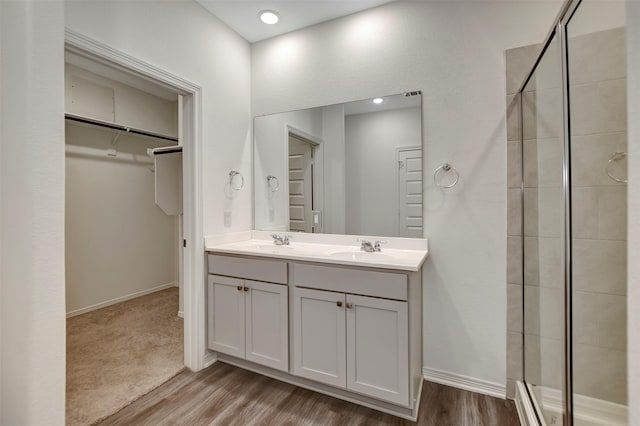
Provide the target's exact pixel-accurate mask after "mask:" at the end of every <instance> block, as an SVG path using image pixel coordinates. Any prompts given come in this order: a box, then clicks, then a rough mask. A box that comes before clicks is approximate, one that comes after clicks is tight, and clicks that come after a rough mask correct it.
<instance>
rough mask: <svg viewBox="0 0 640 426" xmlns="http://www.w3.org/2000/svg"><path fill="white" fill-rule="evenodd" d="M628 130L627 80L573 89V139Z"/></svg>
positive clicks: (584, 85) (597, 83)
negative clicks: (579, 136) (574, 137)
mask: <svg viewBox="0 0 640 426" xmlns="http://www.w3.org/2000/svg"><path fill="white" fill-rule="evenodd" d="M626 129H627V84H626V79H624V78H621V79H618V80H607V81H600V82H596V83H588V84H582V85H577V86H571V134H572V135H590V134H594V133H612V132H624V131H626Z"/></svg>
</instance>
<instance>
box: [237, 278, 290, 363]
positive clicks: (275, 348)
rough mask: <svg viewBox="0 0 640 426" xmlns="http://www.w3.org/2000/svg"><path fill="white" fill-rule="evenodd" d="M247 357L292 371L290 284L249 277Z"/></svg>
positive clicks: (246, 301) (246, 308) (246, 305)
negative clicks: (288, 304)
mask: <svg viewBox="0 0 640 426" xmlns="http://www.w3.org/2000/svg"><path fill="white" fill-rule="evenodd" d="M245 286H246V287H247V288H248V289H249V291H248V292H246V293H245V310H246V314H245V320H246V329H245V331H246V359H247V360H249V361H253V362H256V363H258V364H262V365H266V366H268V367H271V368H276V369H278V370H283V371H289V326H288V318H289V316H288V315H287V313H288V310H289V309H288V306H287V300H288V297H287V290H288V288H287V286H286V285H279V284H267V283H261V282H256V281H246V282H245Z"/></svg>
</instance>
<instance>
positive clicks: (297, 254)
mask: <svg viewBox="0 0 640 426" xmlns="http://www.w3.org/2000/svg"><path fill="white" fill-rule="evenodd" d="M272 233H273V232H266V231H243V232H236V233H229V234H221V235H213V236H207V237H205V251H206V252H207V253H211V254H222V255H225V254H226V255H241V256H253V257H260V258H271V259H285V260H295V261H304V262H315V263H325V264H332V265H343V266H357V267H367V268H375V269H386V270H398V271H407V272H416V271H419V270H420V269H421V268H422V266H423V264H424V262H425V261H426V258H427V256H428V254H429V243H428V239H413V238H411V239H410V238H395V237H375V236H356V235H337V234H299V233H288V232H286V233H285V232H276V233H278V234H282V235H284V234H286V235H289V236H291V238H292V241H291V245H290V246H278V245H275V244H273V241H272V239H271V234H272ZM363 239H366V240H370V241H376V240H380V241H382V242H383V248H382V251H381V252H380V253H364V252H360V251H359V246H358V245H357V242H358V241H359V240H363ZM336 255H338V256H339V257H336Z"/></svg>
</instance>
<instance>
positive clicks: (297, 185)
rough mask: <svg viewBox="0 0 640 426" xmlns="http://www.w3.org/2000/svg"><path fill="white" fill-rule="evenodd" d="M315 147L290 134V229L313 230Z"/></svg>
mask: <svg viewBox="0 0 640 426" xmlns="http://www.w3.org/2000/svg"><path fill="white" fill-rule="evenodd" d="M312 167H313V147H312V146H311V144H309V143H308V142H305V141H304V140H302V139H300V138H298V137H297V136H295V135H293V134H289V230H290V231H296V232H313V223H312V220H311V216H312V213H311V212H312V210H313V173H312Z"/></svg>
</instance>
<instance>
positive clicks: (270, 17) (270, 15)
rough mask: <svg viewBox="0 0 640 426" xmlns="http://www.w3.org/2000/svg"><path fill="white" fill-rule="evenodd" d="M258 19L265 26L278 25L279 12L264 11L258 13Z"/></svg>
mask: <svg viewBox="0 0 640 426" xmlns="http://www.w3.org/2000/svg"><path fill="white" fill-rule="evenodd" d="M258 17H259V18H260V20H261V21H262V22H263V23H264V24H268V25H273V24H277V23H278V21H279V20H280V15H278V12H274V11H273V10H262V11H260V13H258Z"/></svg>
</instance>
